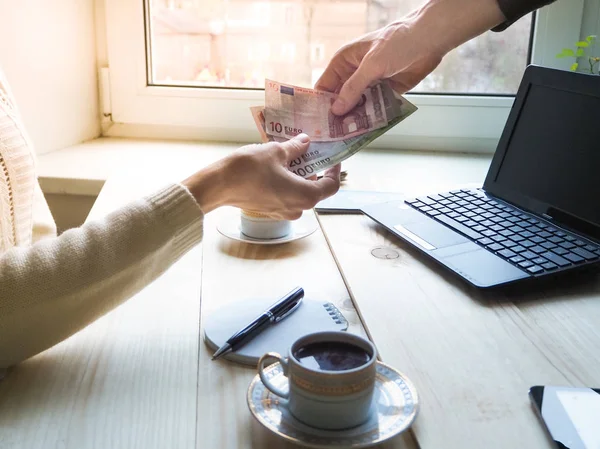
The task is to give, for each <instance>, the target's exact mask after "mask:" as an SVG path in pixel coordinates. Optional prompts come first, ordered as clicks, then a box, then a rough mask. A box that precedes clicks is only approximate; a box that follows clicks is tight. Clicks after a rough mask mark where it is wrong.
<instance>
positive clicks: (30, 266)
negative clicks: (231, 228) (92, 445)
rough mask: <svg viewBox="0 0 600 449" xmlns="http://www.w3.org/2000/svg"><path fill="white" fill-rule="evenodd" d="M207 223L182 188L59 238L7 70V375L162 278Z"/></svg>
mask: <svg viewBox="0 0 600 449" xmlns="http://www.w3.org/2000/svg"><path fill="white" fill-rule="evenodd" d="M202 223H203V214H202V212H201V210H200V208H199V207H198V204H197V203H196V202H195V200H194V198H193V197H192V195H191V194H190V193H189V191H188V190H187V189H186V188H185V187H183V186H181V185H179V184H173V185H169V186H167V187H165V188H163V189H162V190H160V191H158V192H156V193H155V194H154V195H151V196H148V197H146V198H142V199H140V200H138V201H135V202H133V203H131V204H129V205H128V206H126V207H123V208H121V209H120V210H118V211H116V212H114V213H112V214H110V215H108V216H107V217H106V218H104V219H103V220H99V221H96V222H89V223H86V224H85V225H84V226H82V227H81V228H77V229H72V230H69V231H66V232H65V233H63V234H62V235H61V236H60V237H56V227H55V225H54V222H53V221H52V216H51V214H50V211H49V209H48V205H47V203H46V201H45V199H44V197H43V194H42V192H41V189H40V187H39V184H38V181H37V178H36V175H35V169H34V157H33V151H32V148H31V145H30V143H29V141H28V139H27V137H26V135H25V132H24V129H23V126H22V124H21V121H20V120H19V118H18V113H17V110H16V107H15V104H14V99H13V96H12V95H11V93H10V91H9V89H8V84H7V82H6V80H5V79H4V77H3V75H2V73H1V72H0V378H1V377H2V375H3V370H4V369H5V368H7V367H10V366H11V365H14V364H16V363H19V362H20V361H22V360H25V359H27V358H28V357H31V356H33V355H35V354H37V353H39V352H41V351H44V350H45V349H47V348H49V347H51V346H53V345H55V344H56V343H58V342H60V341H62V340H64V339H65V338H67V337H69V336H70V335H72V334H74V333H75V332H77V331H79V330H81V329H82V328H84V327H85V326H87V325H88V324H90V323H91V322H93V321H94V320H96V319H97V318H99V317H100V316H102V315H104V314H105V313H107V312H109V311H110V310H112V309H114V308H115V307H116V306H118V305H119V304H121V303H122V302H123V301H125V300H126V299H128V298H129V297H131V296H132V295H133V294H134V293H136V292H137V291H139V290H140V289H142V288H143V287H144V286H145V285H147V284H148V283H150V282H151V281H152V280H154V279H155V278H156V277H158V276H159V275H160V274H161V273H163V272H164V271H165V270H166V269H167V268H168V267H169V266H170V265H171V264H172V263H173V262H175V261H176V260H177V259H179V258H180V257H181V256H182V255H183V254H184V253H186V252H187V251H188V250H189V249H190V248H191V247H193V246H194V245H196V244H197V243H198V242H200V240H201V239H202Z"/></svg>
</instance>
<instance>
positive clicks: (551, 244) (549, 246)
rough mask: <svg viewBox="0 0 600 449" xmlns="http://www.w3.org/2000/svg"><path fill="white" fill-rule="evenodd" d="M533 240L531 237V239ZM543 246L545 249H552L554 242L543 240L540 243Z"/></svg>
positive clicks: (554, 245)
mask: <svg viewBox="0 0 600 449" xmlns="http://www.w3.org/2000/svg"><path fill="white" fill-rule="evenodd" d="M531 240H533V239H531ZM542 240H543V239H542ZM541 246H543V247H544V248H546V249H552V248H556V244H554V243H552V242H544V243H542V245H541Z"/></svg>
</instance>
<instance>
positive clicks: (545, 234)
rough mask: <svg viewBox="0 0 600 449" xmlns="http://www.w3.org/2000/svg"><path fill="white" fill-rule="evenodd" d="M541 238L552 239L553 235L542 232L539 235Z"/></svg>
mask: <svg viewBox="0 0 600 449" xmlns="http://www.w3.org/2000/svg"><path fill="white" fill-rule="evenodd" d="M538 235H539V236H540V237H542V238H544V239H547V238H549V237H552V234H550V233H549V232H548V231H547V230H546V231H542V232H540V233H539V234H538Z"/></svg>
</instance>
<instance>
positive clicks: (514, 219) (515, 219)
mask: <svg viewBox="0 0 600 449" xmlns="http://www.w3.org/2000/svg"><path fill="white" fill-rule="evenodd" d="M507 220H508V221H510V222H511V223H516V222H517V221H521V219H520V218H519V217H515V216H512V217H508V218H507Z"/></svg>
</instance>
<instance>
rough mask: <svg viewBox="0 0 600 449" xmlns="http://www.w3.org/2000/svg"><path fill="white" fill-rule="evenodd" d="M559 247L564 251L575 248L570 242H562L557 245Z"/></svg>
mask: <svg viewBox="0 0 600 449" xmlns="http://www.w3.org/2000/svg"><path fill="white" fill-rule="evenodd" d="M559 245H560V246H562V247H563V248H564V249H571V248H575V245H574V244H572V243H571V242H562V243H559Z"/></svg>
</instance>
